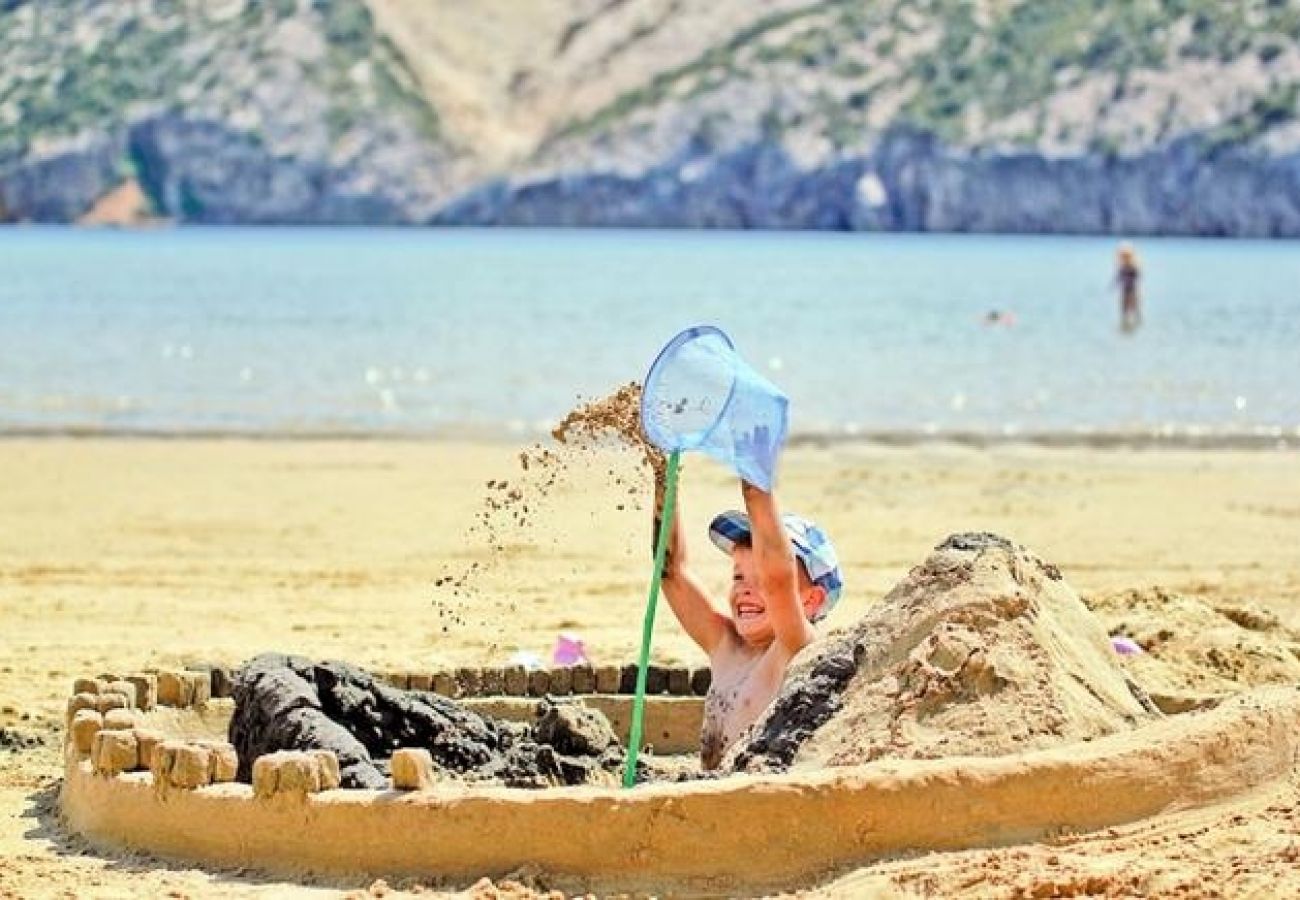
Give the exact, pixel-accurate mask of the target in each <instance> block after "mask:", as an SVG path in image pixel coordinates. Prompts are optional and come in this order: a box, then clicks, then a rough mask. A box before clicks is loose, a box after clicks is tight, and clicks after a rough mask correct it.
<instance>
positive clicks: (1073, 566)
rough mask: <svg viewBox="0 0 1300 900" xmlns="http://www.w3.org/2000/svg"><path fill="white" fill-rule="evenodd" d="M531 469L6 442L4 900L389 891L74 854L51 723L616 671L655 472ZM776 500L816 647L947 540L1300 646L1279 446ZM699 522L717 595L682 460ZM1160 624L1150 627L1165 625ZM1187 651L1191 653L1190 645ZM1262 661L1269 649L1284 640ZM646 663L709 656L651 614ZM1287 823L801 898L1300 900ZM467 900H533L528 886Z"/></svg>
mask: <svg viewBox="0 0 1300 900" xmlns="http://www.w3.org/2000/svg"><path fill="white" fill-rule="evenodd" d="M521 449H522V448H521V447H517V446H512V445H509V444H505V443H481V444H476V443H449V442H436V441H396V440H346V441H343V440H340V441H324V440H273V439H266V440H235V439H229V440H220V439H202V440H200V439H121V438H86V439H74V438H66V439H64V438H60V439H20V438H13V439H7V440H4V441H0V473H3V476H2V477H0V635H2V638H0V728H3V729H4V731H3V732H0V737H2V738H3V741H4V743H5V744H8V745H21V744H29V743H34V744H36V746H33V747H28V748H22V749H12V748H4V747H0V897H10V896H13V897H39V896H78V897H80V896H96V897H118V896H120V897H134V896H162V895H168V894H169V892H170V895H171V896H195V897H206V896H215V897H226V896H276V897H279V896H338V895H340V894H346V893H348V892H350V891H357V890H360V891H362V893H363V895H364V894H365V893H366V891H367V889H369V888H373V889H374V892H376V893H382V892H383V891H384V890H385V887H384V886H382V885H370V884H369V882H365V883H360V882H359V883H356V884H339V883H336V882H330V883H326V884H311V883H301V884H299V883H294V884H290V883H286V882H281V881H275V880H268V879H264V878H259V877H258V876H256V875H255V874H252V873H246V872H228V871H223V872H204V871H199V870H195V869H190V868H186V867H184V866H179V865H175V864H168V863H163V862H160V861H158V860H154V859H151V858H148V857H146V856H136V855H120V856H114V857H105V856H103V855H99V854H94V853H89V852H88V851H87V850H86V848H85V847H83V846H82V845H81V844H80V843H79V842H78V841H77V840H76V839H75V838H72V837H68V836H66V835H64V834H63V833H62V832H61V831H60V829H59V826H58V822H57V810H56V796H57V785H58V778H59V773H60V753H59V745H60V742H61V739H62V734H61V729H62V717H63V704H64V701H65V699H66V696H67V695H68V693H69V691H70V689H71V685H72V681H73V679H74V678H76V677H79V676H82V675H96V674H99V673H100V672H105V671H112V672H127V671H132V670H136V669H139V668H142V667H145V666H162V667H167V666H180V665H185V664H189V663H196V662H216V663H224V664H229V665H235V664H238V663H240V662H242V661H243V660H245V659H247V658H248V657H250V656H252V655H254V654H255V653H258V652H261V651H267V650H280V651H287V652H293V653H300V654H303V655H306V656H310V657H318V658H339V659H345V660H348V661H350V662H354V663H358V664H360V665H363V666H370V667H374V668H377V669H383V670H389V669H412V670H428V671H432V670H433V669H436V668H440V667H443V666H447V665H458V664H478V665H500V664H504V663H506V662H508V661H509V659H510V658H511V657H512V656H513V655H514V654H515V653H517V652H520V651H527V652H533V653H537V654H540V655H542V656H543V657H545V656H546V655H548V654H549V651H550V649H551V647H552V646H553V645H554V644H555V641H556V637H557V635H558V633H560V632H562V631H568V632H576V633H577V634H579V635H580V636H581V637H582V639H583V640H584V641H585V644H586V646H587V648H588V650H589V653H590V656H591V658H592V660H593V661H594V662H596V663H598V664H599V663H603V662H618V663H623V662H627V661H631V660H632V659H633V658H634V655H635V650H636V646H637V642H638V640H639V636H640V630H641V619H642V616H643V612H644V603H645V594H646V587H647V580H648V574H649V550H650V530H651V529H650V523H649V513H648V511H647V510H646V509H645V508H644V506H645V504H646V502H647V498H648V476H647V475H646V473H644V472H642V471H641V470H640V468H639V467H638V464H637V463H636V460H635V459H634V457H633V456H632V455H631V454H628V453H620V452H617V451H613V450H610V451H597V452H589V453H578V452H577V451H573V452H571V453H567V455H566V456H564V457H563V458H564V459H565V462H566V464H565V465H564V466H563V467H558V466H557V467H553V468H552V469H551V470H545V471H543V470H539V467H538V466H537V465H536V463H534V464H533V465H532V466H531V467H530V468H529V469H528V470H524V469H523V468H522V466H521V463H520V459H519V453H520V450H521ZM552 475H554V478H553V479H552V478H551V476H552ZM489 482H493V483H494V486H493V487H488V483H489ZM501 482H506V483H507V486H506V487H504V488H503V487H501V486H500V483H501ZM548 482H549V483H548ZM514 490H518V491H519V494H518V495H517V496H512V495H511V494H510V492H511V491H514ZM507 497H510V498H511V499H509V500H504V499H503V498H507ZM489 498H495V499H494V500H492V502H488V499H489ZM779 499H780V501H781V503H782V506H783V508H784V509H786V510H789V511H798V512H801V513H803V514H805V515H808V516H810V517H813V518H815V519H817V520H818V521H819V522H820V523H821V524H823V525H824V526H825V527H826V529H827V530H828V531H829V532H830V534H831V535H832V536H833V538H834V539H835V541H836V544H837V546H838V549H839V553H840V557H841V560H842V562H843V564H844V569H845V581H846V584H847V590H846V593H845V598H844V600H843V601H842V603H841V604H840V606H839V607H838V608H837V609H836V610H835V612H834V614H833V616H832V617H831V620H830V624H831V625H834V624H836V623H845V622H849V621H852V620H853V619H855V618H856V617H858V616H859V615H861V614H862V613H863V612H864V611H865V610H866V609H867V608H868V607H869V606H870V605H871V604H872V603H873V602H874V601H875V600H876V599H877V598H879V597H880V596H882V595H883V594H884V593H885V592H886V591H887V590H888V589H889V588H890V587H892V586H893V585H894V584H895V583H897V582H898V581H899V580H900V579H901V578H902V577H903V576H904V575H905V574H906V573H907V571H908V570H909V569H910V568H911V567H912V566H914V565H917V564H919V563H920V562H921V561H922V560H923V559H924V558H925V557H926V555H927V554H928V552H929V551H930V549H931V548H932V547H934V546H935V545H936V544H938V543H939V542H940V541H941V540H942V539H943V538H944V537H945V536H946V535H948V534H950V533H954V532H960V531H993V532H997V533H1000V534H1003V535H1006V536H1007V537H1010V538H1012V539H1014V540H1016V541H1019V542H1020V543H1023V544H1025V545H1026V546H1027V547H1029V548H1030V549H1031V550H1033V551H1034V552H1035V553H1037V554H1038V555H1040V556H1041V557H1043V558H1044V559H1046V560H1048V561H1050V562H1052V563H1055V564H1056V565H1057V566H1059V567H1060V569H1061V571H1062V573H1063V574H1064V576H1065V578H1066V579H1067V580H1068V581H1069V582H1070V584H1071V585H1072V586H1073V587H1074V588H1075V589H1076V590H1078V591H1079V592H1080V593H1081V594H1082V595H1083V596H1084V598H1085V600H1086V601H1089V602H1094V603H1097V604H1098V609H1099V610H1100V611H1101V612H1102V615H1103V621H1107V624H1108V625H1112V626H1113V625H1115V624H1117V623H1118V622H1119V621H1120V620H1122V619H1123V618H1124V617H1125V612H1126V611H1125V609H1124V608H1123V603H1122V602H1120V601H1117V600H1116V599H1115V598H1116V597H1117V596H1119V595H1121V593H1122V592H1124V591H1130V590H1136V591H1139V592H1141V596H1150V595H1151V594H1152V593H1153V592H1154V593H1157V594H1160V595H1162V596H1177V597H1179V598H1185V599H1186V601H1187V602H1189V603H1200V604H1202V605H1203V606H1205V607H1210V608H1213V607H1225V608H1231V609H1236V608H1239V607H1250V608H1253V609H1257V610H1264V611H1266V612H1268V613H1271V614H1272V615H1273V616H1275V617H1276V620H1277V626H1276V629H1275V631H1276V632H1277V633H1279V634H1284V635H1293V634H1294V633H1295V631H1296V630H1297V629H1300V454H1297V453H1296V452H1294V451H1276V452H1272V451H1218V452H1201V451H1190V450H1147V451H1141V450H1100V449H1095V448H1087V447H1075V448H1052V449H1046V448H1039V447H1033V446H1025V445H1015V444H1005V445H1000V446H995V447H993V448H986V449H973V448H969V447H961V446H953V445H943V444H930V445H921V446H916V447H879V446H873V445H870V444H853V445H835V446H828V447H796V448H793V449H791V450H790V451H789V452H788V453H787V455H786V458H785V460H784V462H783V471H782V475H781V481H780V488H779ZM682 503H683V506H684V511H685V515H686V522H687V527H688V531H689V535H690V540H691V548H690V549H691V561H692V565H693V566H694V567H695V568H696V569H697V570H698V572H699V573H700V575H701V577H702V578H703V580H704V582H705V583H706V584H707V585H709V586H710V587H711V588H712V589H713V590H714V591H716V592H717V594H718V595H719V596H722V594H723V592H724V591H725V589H726V586H727V584H728V582H729V580H730V565H729V562H728V560H727V559H726V557H724V556H723V555H721V554H720V553H718V552H717V551H716V550H714V548H713V547H712V546H711V545H710V544H709V542H708V540H707V538H706V537H705V526H706V524H707V522H708V519H709V517H710V516H711V515H712V514H713V513H714V512H716V511H718V510H720V509H723V508H727V507H737V506H739V505H740V498H739V492H738V490H737V488H736V484H735V482H734V480H733V479H732V478H731V477H730V476H729V475H728V474H727V473H726V472H725V471H724V470H722V469H721V468H720V467H719V466H717V465H715V464H714V463H712V462H710V461H708V460H705V459H698V458H690V459H688V460H687V462H686V465H685V467H684V474H683V483H682ZM1157 588H1158V589H1159V591H1156V589H1157ZM1160 608H1163V607H1159V608H1157V611H1156V613H1155V614H1154V615H1156V617H1157V619H1158V616H1159V609H1160ZM1198 608H1199V607H1198ZM1143 615H1144V616H1146V619H1144V620H1143V621H1145V622H1148V623H1149V621H1150V619H1151V616H1152V615H1153V613H1152V611H1151V609H1149V608H1148V609H1147V610H1146V611H1145V612H1144V613H1143ZM1273 633H1274V632H1269V634H1270V635H1271V634H1273ZM1181 639H1182V640H1183V642H1184V646H1183V647H1182V650H1181V651H1180V652H1183V653H1184V655H1186V651H1187V646H1186V645H1187V642H1189V641H1190V642H1191V644H1192V648H1193V649H1194V645H1195V641H1196V640H1198V638H1197V636H1196V635H1194V634H1193V635H1190V636H1188V635H1183V636H1182V638H1181ZM1269 639H1270V640H1274V639H1273V638H1271V637H1270V638H1269ZM1278 641H1280V643H1278ZM1274 643H1275V644H1276V647H1275V648H1274V649H1279V648H1280V649H1279V652H1281V653H1283V654H1285V653H1287V652H1293V650H1294V646H1295V645H1293V644H1290V643H1287V640H1284V639H1282V638H1277V639H1276V640H1274ZM653 655H654V658H655V659H656V660H658V661H661V662H664V663H685V664H690V665H697V664H702V663H703V662H704V659H703V657H702V656H701V654H700V653H699V652H698V651H697V650H696V649H695V648H694V647H693V645H692V644H691V643H690V642H689V640H688V639H687V638H686V637H685V636H684V634H683V633H682V632H681V630H680V628H678V627H677V625H676V623H675V621H674V620H673V619H672V616H671V614H670V613H669V611H668V610H667V608H666V607H664V606H661V609H660V613H659V618H658V623H657V629H656V633H655V646H654V654H653ZM1192 655H1194V654H1192ZM1261 672H1262V674H1261ZM1183 674H1184V675H1186V673H1185V672H1184V673H1183ZM1269 677H1270V675H1269V674H1268V672H1267V671H1264V670H1259V671H1257V670H1254V669H1250V668H1249V667H1241V666H1237V667H1235V668H1232V670H1231V671H1227V672H1225V671H1219V672H1215V673H1213V677H1212V678H1211V677H1209V676H1207V677H1206V679H1205V681H1204V684H1200V683H1198V682H1197V679H1196V678H1195V677H1191V676H1189V677H1187V678H1184V681H1183V683H1182V685H1181V686H1182V687H1184V688H1187V689H1189V690H1190V689H1196V688H1198V687H1200V688H1205V689H1207V690H1208V689H1209V688H1215V689H1217V690H1219V691H1222V690H1223V689H1224V688H1225V686H1232V685H1238V686H1241V687H1245V686H1248V685H1249V684H1251V683H1254V682H1256V681H1262V680H1267V679H1268V678H1269ZM1297 801H1300V777H1297V776H1296V775H1294V774H1293V776H1292V778H1291V779H1290V780H1289V781H1283V782H1280V783H1276V784H1271V785H1269V786H1268V787H1267V788H1266V789H1263V790H1259V791H1256V792H1254V793H1252V794H1251V795H1250V796H1248V797H1241V798H1237V799H1234V800H1233V801H1231V802H1229V803H1226V804H1223V805H1221V806H1217V807H1213V808H1208V809H1204V808H1203V809H1195V810H1171V811H1170V812H1169V813H1168V814H1167V815H1163V816H1159V817H1156V818H1154V819H1151V820H1147V821H1144V822H1141V823H1136V824H1134V825H1131V826H1127V827H1124V828H1118V829H1111V830H1108V831H1107V832H1105V833H1102V834H1092V835H1062V836H1061V837H1060V838H1059V839H1057V840H1054V841H1052V842H1043V843H1037V844H1032V845H1026V846H1015V847H1000V848H996V849H989V850H977V851H966V852H962V853H948V854H930V855H926V856H923V857H919V858H916V859H903V860H893V861H889V862H884V863H880V864H878V865H875V866H871V867H869V868H866V869H862V870H859V871H856V872H853V873H850V874H847V875H841V876H840V877H838V878H837V879H836V880H834V881H830V882H827V883H824V884H820V885H809V886H808V887H809V890H810V891H815V892H817V893H819V894H825V895H841V896H869V895H871V894H872V893H873V892H878V893H880V894H881V895H882V896H893V895H899V896H912V895H915V894H921V895H934V896H1021V895H1024V896H1034V895H1035V893H1034V892H1035V891H1039V892H1040V893H1039V894H1038V895H1042V896H1052V895H1054V894H1053V893H1052V892H1053V891H1056V894H1059V895H1069V894H1071V893H1086V892H1093V893H1097V892H1100V891H1105V890H1110V891H1115V892H1118V893H1120V894H1125V893H1127V894H1134V893H1146V894H1148V895H1153V896H1165V895H1178V894H1179V893H1180V892H1185V893H1186V894H1187V895H1188V896H1209V895H1213V892H1214V891H1219V892H1220V895H1222V896H1282V895H1295V894H1296V893H1300V874H1297V871H1298V870H1300V855H1298V854H1300V851H1298V849H1297V848H1300V818H1298V815H1297V812H1296V809H1297ZM791 827H797V823H791ZM522 880H523V881H524V882H527V881H528V879H526V878H524V879H522ZM391 887H392V888H393V889H398V888H401V889H405V890H408V891H411V892H425V891H426V890H432V889H431V888H428V889H426V888H425V887H424V886H422V885H418V884H401V883H397V884H394V885H392V886H391ZM475 890H476V891H477V893H478V895H480V896H528V895H530V894H531V888H530V887H528V886H527V884H521V883H517V882H516V881H511V880H503V881H498V882H496V883H492V884H483V885H479V886H478V887H477V888H476V889H475ZM1044 892H1045V893H1044Z"/></svg>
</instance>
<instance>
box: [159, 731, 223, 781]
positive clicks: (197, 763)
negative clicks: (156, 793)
mask: <svg viewBox="0 0 1300 900" xmlns="http://www.w3.org/2000/svg"><path fill="white" fill-rule="evenodd" d="M168 743H170V742H166V741H165V742H164V743H163V746H164V747H166V746H167V744H168ZM167 781H168V783H169V784H171V785H172V786H174V787H179V788H196V787H203V786H204V785H205V784H210V783H211V782H212V752H211V751H210V750H208V748H207V747H201V746H199V745H198V744H184V743H183V744H181V745H180V746H179V747H177V748H176V749H175V751H174V753H173V754H172V764H171V768H170V769H169V770H168V773H167Z"/></svg>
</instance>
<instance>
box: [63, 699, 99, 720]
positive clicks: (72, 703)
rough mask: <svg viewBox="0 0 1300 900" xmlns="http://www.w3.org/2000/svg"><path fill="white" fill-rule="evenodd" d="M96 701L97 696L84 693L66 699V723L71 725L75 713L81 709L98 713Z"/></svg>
mask: <svg viewBox="0 0 1300 900" xmlns="http://www.w3.org/2000/svg"><path fill="white" fill-rule="evenodd" d="M98 700H99V697H98V695H96V694H91V693H87V692H84V691H83V692H82V693H80V694H73V695H72V696H71V697H69V698H68V712H67V717H66V721H67V723H68V724H69V725H71V724H72V720H73V719H74V718H76V715H77V713H79V712H80V711H81V710H83V709H93V710H94V711H95V712H99V705H98Z"/></svg>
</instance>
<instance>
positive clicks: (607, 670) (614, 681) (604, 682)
mask: <svg viewBox="0 0 1300 900" xmlns="http://www.w3.org/2000/svg"><path fill="white" fill-rule="evenodd" d="M618 680H619V671H618V666H601V667H600V668H599V669H597V670H596V693H597V694H617V693H618Z"/></svg>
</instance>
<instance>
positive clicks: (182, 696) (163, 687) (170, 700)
mask: <svg viewBox="0 0 1300 900" xmlns="http://www.w3.org/2000/svg"><path fill="white" fill-rule="evenodd" d="M193 697H194V694H193V688H192V687H191V682H190V681H189V679H187V678H186V677H185V676H184V675H183V674H182V673H180V672H159V673H158V703H159V704H161V705H162V706H175V707H184V706H189V705H190V703H191V702H192V701H193Z"/></svg>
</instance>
